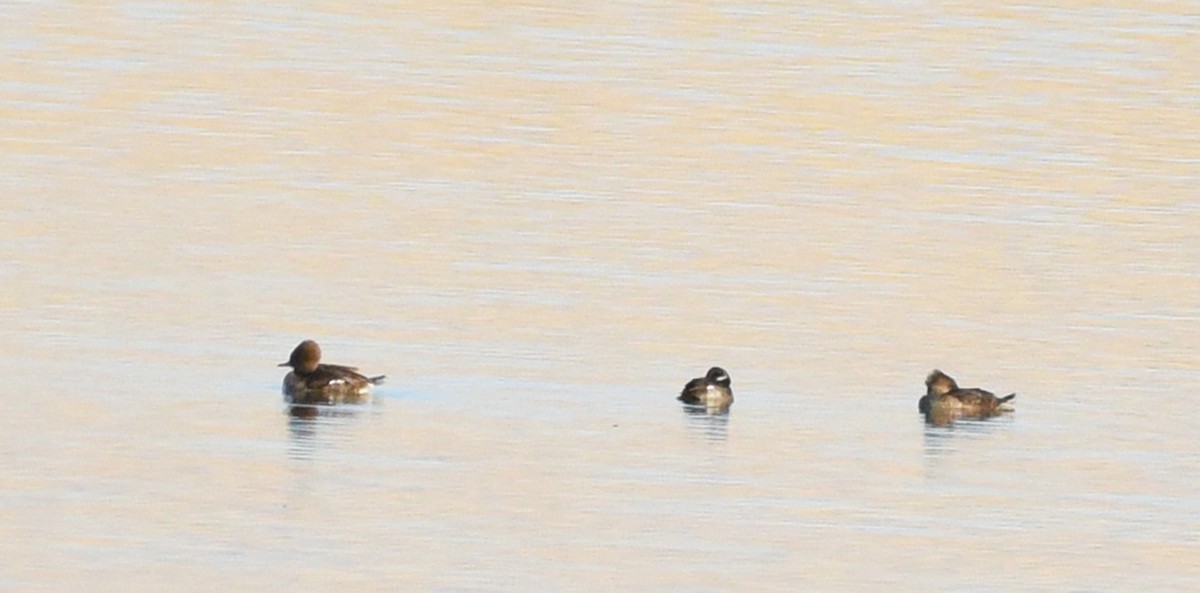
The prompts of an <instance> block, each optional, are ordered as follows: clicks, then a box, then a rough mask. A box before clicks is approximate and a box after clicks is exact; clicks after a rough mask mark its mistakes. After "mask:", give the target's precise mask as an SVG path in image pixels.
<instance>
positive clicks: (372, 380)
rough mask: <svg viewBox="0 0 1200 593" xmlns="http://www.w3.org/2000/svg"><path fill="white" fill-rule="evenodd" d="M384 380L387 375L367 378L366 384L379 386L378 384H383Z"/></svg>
mask: <svg viewBox="0 0 1200 593" xmlns="http://www.w3.org/2000/svg"><path fill="white" fill-rule="evenodd" d="M386 378H387V375H379V376H378V377H368V378H367V382H368V383H370V384H371V385H379V384H380V383H383V380H384V379H386Z"/></svg>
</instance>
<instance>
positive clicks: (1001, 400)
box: [1000, 393, 1017, 403]
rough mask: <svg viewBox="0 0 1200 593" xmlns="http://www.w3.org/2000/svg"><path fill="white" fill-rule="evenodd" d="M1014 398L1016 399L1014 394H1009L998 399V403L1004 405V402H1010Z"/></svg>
mask: <svg viewBox="0 0 1200 593" xmlns="http://www.w3.org/2000/svg"><path fill="white" fill-rule="evenodd" d="M1015 397H1017V394H1015V393H1010V394H1008V395H1006V396H1004V397H1002V398H1000V403H1004V402H1009V401H1012V400H1013V398H1015Z"/></svg>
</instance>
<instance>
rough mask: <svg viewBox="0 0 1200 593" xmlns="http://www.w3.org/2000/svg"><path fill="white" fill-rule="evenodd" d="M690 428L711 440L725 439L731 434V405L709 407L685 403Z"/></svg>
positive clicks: (684, 409)
mask: <svg viewBox="0 0 1200 593" xmlns="http://www.w3.org/2000/svg"><path fill="white" fill-rule="evenodd" d="M683 412H684V419H685V420H686V421H687V426H688V428H690V429H692V430H695V431H697V432H699V433H701V434H703V435H704V436H705V437H706V438H707V439H708V440H710V441H724V440H725V439H726V437H727V436H729V406H728V405H725V406H716V407H707V406H703V405H691V404H684V405H683Z"/></svg>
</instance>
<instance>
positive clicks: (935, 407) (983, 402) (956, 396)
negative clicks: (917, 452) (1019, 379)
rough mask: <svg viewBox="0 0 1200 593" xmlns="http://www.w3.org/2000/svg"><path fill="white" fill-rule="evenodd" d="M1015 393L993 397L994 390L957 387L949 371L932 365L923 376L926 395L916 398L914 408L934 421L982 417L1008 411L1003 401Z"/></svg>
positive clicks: (1012, 396) (935, 422)
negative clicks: (943, 370)
mask: <svg viewBox="0 0 1200 593" xmlns="http://www.w3.org/2000/svg"><path fill="white" fill-rule="evenodd" d="M1015 397H1017V394H1015V393H1010V394H1008V395H1006V396H1004V397H996V395H995V394H994V393H992V392H990V391H985V390H983V389H978V388H974V387H968V388H966V389H963V388H960V387H959V386H958V383H956V382H955V381H954V379H953V378H951V377H950V375H947V374H946V373H943V372H942V371H939V370H936V369H934V371H933V372H932V373H929V376H928V377H926V378H925V396H924V397H922V398H921V400H920V401H919V402H917V410H918V411H919V412H921V413H922V414H924V415H925V419H926V420H928V421H929V422H931V423H934V424H943V423H946V422H951V421H953V420H955V419H957V418H974V419H982V418H988V417H990V416H995V415H996V414H1000V413H1002V412H1007V411H1009V408H1008V407H1007V406H1004V405H1003V404H1005V403H1007V402H1009V401H1012V399H1013V398H1015Z"/></svg>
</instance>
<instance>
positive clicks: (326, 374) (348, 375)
mask: <svg viewBox="0 0 1200 593" xmlns="http://www.w3.org/2000/svg"><path fill="white" fill-rule="evenodd" d="M339 379H340V380H342V381H356V380H358V381H370V379H368V378H367V377H366V376H365V375H363V374H361V373H359V372H358V369H357V368H355V367H346V366H342V365H340V364H319V365H317V370H315V371H313V372H312V373H310V374H309V376H308V378H307V381H308V384H309V385H324V384H326V383H329V382H331V381H337V380H339Z"/></svg>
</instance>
